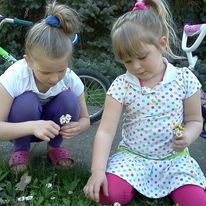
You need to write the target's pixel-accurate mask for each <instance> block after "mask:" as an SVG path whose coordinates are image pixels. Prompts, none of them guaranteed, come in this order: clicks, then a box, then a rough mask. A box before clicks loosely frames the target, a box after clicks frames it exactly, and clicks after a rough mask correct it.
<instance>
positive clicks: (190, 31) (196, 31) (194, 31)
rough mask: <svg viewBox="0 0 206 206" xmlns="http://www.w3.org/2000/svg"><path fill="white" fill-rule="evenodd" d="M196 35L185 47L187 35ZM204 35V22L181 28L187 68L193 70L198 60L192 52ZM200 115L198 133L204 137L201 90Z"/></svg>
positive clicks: (204, 101) (205, 108)
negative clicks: (200, 122) (201, 117)
mask: <svg viewBox="0 0 206 206" xmlns="http://www.w3.org/2000/svg"><path fill="white" fill-rule="evenodd" d="M195 35H198V37H197V38H196V40H195V42H194V43H193V44H192V45H191V46H190V47H187V40H188V37H192V36H195ZM205 35H206V24H196V25H185V26H184V30H183V36H182V50H183V51H184V52H185V53H186V55H187V59H188V63H189V69H191V70H192V71H195V65H196V63H197V60H198V56H193V54H192V52H194V51H195V50H196V49H197V48H198V47H199V46H200V44H201V43H202V41H203V39H204V37H205ZM201 100H202V103H201V104H202V105H201V107H202V116H203V118H204V121H203V130H202V132H201V134H200V136H201V137H203V138H205V139H206V93H205V92H204V91H202V97H201Z"/></svg>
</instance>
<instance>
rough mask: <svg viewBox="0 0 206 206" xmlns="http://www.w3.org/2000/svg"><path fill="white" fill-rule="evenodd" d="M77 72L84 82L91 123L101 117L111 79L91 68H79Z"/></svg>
mask: <svg viewBox="0 0 206 206" xmlns="http://www.w3.org/2000/svg"><path fill="white" fill-rule="evenodd" d="M75 72H76V74H77V75H78V76H79V77H80V79H81V80H82V82H83V84H84V87H85V88H84V92H85V99H86V103H87V107H88V112H89V117H90V121H91V123H93V122H96V121H98V120H100V119H101V117H102V113H103V109H104V101H105V97H106V92H107V90H108V88H109V86H110V82H109V80H108V79H107V78H106V77H105V76H103V75H102V74H101V73H99V72H97V71H93V70H89V69H77V70H75Z"/></svg>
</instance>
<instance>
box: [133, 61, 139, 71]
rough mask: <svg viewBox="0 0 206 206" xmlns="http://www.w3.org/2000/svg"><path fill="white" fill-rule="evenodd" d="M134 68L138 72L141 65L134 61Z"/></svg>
mask: <svg viewBox="0 0 206 206" xmlns="http://www.w3.org/2000/svg"><path fill="white" fill-rule="evenodd" d="M134 67H135V68H136V69H138V70H139V69H141V64H140V62H139V61H138V60H136V61H134Z"/></svg>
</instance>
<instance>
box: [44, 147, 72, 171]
mask: <svg viewBox="0 0 206 206" xmlns="http://www.w3.org/2000/svg"><path fill="white" fill-rule="evenodd" d="M47 157H48V159H49V160H50V161H51V163H52V164H53V166H54V167H56V168H57V169H70V168H71V167H72V166H73V164H74V160H73V159H72V157H71V156H70V154H69V151H68V150H67V149H66V148H63V147H57V148H53V147H48V151H47Z"/></svg>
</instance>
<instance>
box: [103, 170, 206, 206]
mask: <svg viewBox="0 0 206 206" xmlns="http://www.w3.org/2000/svg"><path fill="white" fill-rule="evenodd" d="M106 176H107V181H108V189H109V196H108V197H107V196H105V195H104V194H103V191H102V190H101V191H100V202H101V203H102V204H114V203H115V202H119V203H120V204H121V205H126V204H127V203H129V202H130V201H131V200H132V199H133V197H134V195H135V193H136V190H135V189H134V188H133V187H132V186H131V185H130V184H129V183H127V182H126V181H125V180H123V179H122V178H120V177H118V176H116V175H113V174H111V173H106ZM169 197H170V198H171V199H172V201H173V202H174V203H175V204H176V203H179V205H180V206H194V205H198V206H206V193H205V191H204V189H203V188H201V187H199V186H196V185H184V186H182V187H179V188H178V189H176V190H174V191H173V192H172V193H171V194H170V195H169Z"/></svg>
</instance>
